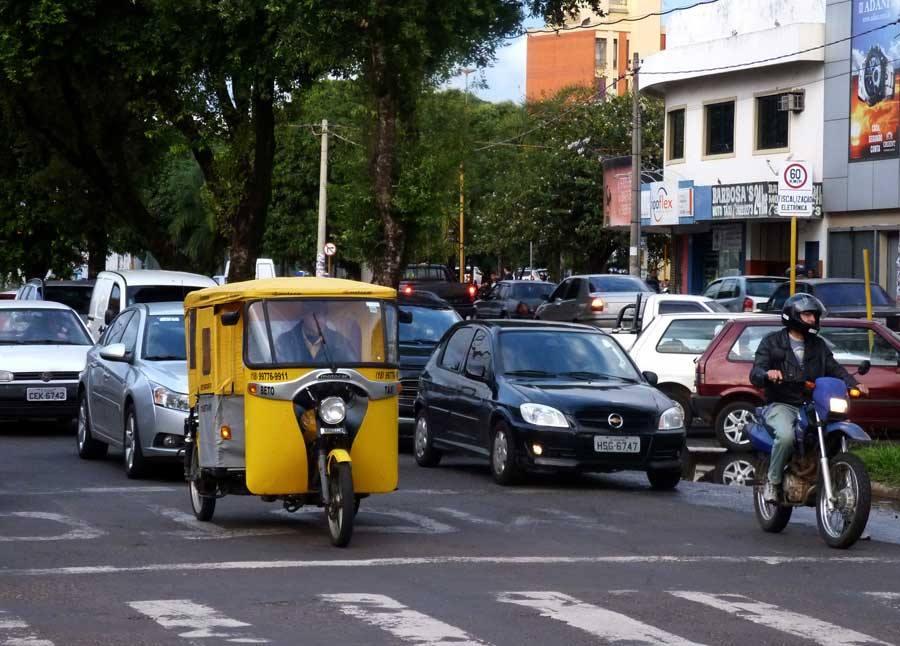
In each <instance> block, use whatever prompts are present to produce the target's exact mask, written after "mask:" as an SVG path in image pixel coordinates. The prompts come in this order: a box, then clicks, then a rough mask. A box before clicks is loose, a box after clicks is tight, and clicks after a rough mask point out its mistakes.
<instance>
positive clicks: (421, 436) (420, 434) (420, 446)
mask: <svg viewBox="0 0 900 646" xmlns="http://www.w3.org/2000/svg"><path fill="white" fill-rule="evenodd" d="M414 440H415V450H416V457H417V458H419V459H421V458H422V457H423V456H424V455H425V450H426V449H427V448H428V422H427V421H426V420H425V416H424V415H420V416H419V419H418V420H416V435H415V438H414Z"/></svg>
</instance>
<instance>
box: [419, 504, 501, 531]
mask: <svg viewBox="0 0 900 646" xmlns="http://www.w3.org/2000/svg"><path fill="white" fill-rule="evenodd" d="M435 511H439V512H441V513H442V514H447V515H448V516H451V517H452V518H455V519H456V520H463V521H465V522H467V523H472V524H473V525H484V526H486V527H507V524H506V523H501V522H500V521H499V520H491V519H490V518H482V517H481V516H476V515H475V514H470V513H467V512H464V511H460V510H459V509H453V508H452V507H437V508H435Z"/></svg>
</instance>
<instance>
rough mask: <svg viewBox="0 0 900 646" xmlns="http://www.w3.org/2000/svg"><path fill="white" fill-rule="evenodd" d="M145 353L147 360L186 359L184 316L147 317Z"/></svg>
mask: <svg viewBox="0 0 900 646" xmlns="http://www.w3.org/2000/svg"><path fill="white" fill-rule="evenodd" d="M144 334H145V337H144V338H145V341H144V354H143V357H144V359H146V360H147V361H184V360H185V359H186V358H187V353H186V352H185V345H184V316H182V315H180V314H165V315H151V316H148V317H147V329H146V331H145V332H144Z"/></svg>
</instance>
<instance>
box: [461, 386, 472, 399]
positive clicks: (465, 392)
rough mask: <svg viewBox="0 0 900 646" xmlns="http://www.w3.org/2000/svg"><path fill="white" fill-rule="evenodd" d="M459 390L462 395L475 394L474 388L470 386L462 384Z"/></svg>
mask: <svg viewBox="0 0 900 646" xmlns="http://www.w3.org/2000/svg"><path fill="white" fill-rule="evenodd" d="M460 390H461V391H462V394H463V395H468V396H469V397H474V396H475V389H474V388H472V387H471V386H463V387H462V388H460Z"/></svg>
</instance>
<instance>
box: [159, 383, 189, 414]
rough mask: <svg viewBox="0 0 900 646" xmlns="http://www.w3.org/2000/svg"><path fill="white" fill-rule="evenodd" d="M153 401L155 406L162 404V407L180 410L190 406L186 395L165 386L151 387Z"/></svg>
mask: <svg viewBox="0 0 900 646" xmlns="http://www.w3.org/2000/svg"><path fill="white" fill-rule="evenodd" d="M153 403H154V404H156V405H157V406H162V407H163V408H171V409H172V410H181V411H185V412H187V411H188V410H190V408H191V405H190V403H189V402H188V396H187V395H185V394H183V393H176V392H174V391H172V390H169V389H168V388H166V387H165V386H154V387H153Z"/></svg>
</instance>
